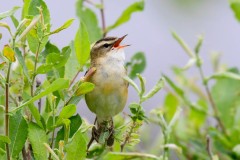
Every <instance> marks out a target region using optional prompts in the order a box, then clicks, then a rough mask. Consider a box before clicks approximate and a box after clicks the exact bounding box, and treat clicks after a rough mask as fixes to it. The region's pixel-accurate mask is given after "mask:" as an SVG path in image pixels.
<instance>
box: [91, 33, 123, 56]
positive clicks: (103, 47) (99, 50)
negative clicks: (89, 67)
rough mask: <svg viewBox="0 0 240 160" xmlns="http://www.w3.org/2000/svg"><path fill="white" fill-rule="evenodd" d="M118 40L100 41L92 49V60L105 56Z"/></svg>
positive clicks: (106, 38)
mask: <svg viewBox="0 0 240 160" xmlns="http://www.w3.org/2000/svg"><path fill="white" fill-rule="evenodd" d="M118 39H119V38H117V37H105V38H102V39H100V40H98V41H97V42H96V43H95V44H94V45H93V47H92V49H91V53H90V54H91V59H94V58H98V57H102V56H105V55H106V54H107V53H108V52H109V51H110V50H111V49H112V47H113V46H114V44H115V43H116V42H117V40H118Z"/></svg>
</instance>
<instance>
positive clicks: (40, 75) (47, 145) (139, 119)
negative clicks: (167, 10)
mask: <svg viewBox="0 0 240 160" xmlns="http://www.w3.org/2000/svg"><path fill="white" fill-rule="evenodd" d="M89 5H91V7H89ZM144 5H145V4H144V1H142V0H140V1H136V2H134V3H133V4H131V5H130V6H129V7H127V8H126V9H125V10H124V11H123V12H122V14H121V15H120V16H119V18H117V19H116V21H115V23H113V24H112V25H110V26H105V22H104V18H105V17H104V16H107V15H104V6H103V0H101V3H95V2H94V1H89V0H85V1H84V0H77V2H76V13H77V16H78V18H79V22H76V21H77V20H75V23H79V28H78V31H77V33H76V36H75V37H73V39H74V40H73V41H71V42H65V43H66V47H63V48H62V49H59V48H58V46H56V45H54V44H52V43H51V41H50V37H51V36H52V35H54V34H59V33H60V32H62V31H63V30H65V29H68V28H69V27H71V24H72V23H73V22H74V19H69V20H67V21H66V22H63V25H62V26H60V27H59V28H57V29H53V28H51V18H50V15H51V12H50V11H49V9H48V6H47V4H46V3H45V2H44V1H43V0H24V3H23V6H22V7H21V10H22V11H21V13H22V15H21V18H19V19H18V18H16V17H15V13H16V12H19V11H20V7H17V6H16V7H13V8H12V9H11V10H8V11H6V12H3V13H0V27H3V28H5V29H7V30H8V32H9V34H10V35H11V39H10V40H9V43H7V42H4V43H6V44H5V45H4V47H3V48H2V51H1V52H0V85H1V88H0V106H1V107H0V125H1V126H2V127H1V128H0V159H8V160H10V159H36V160H43V159H56V160H61V159H67V160H74V159H86V158H88V159H106V160H108V159H109V160H111V159H113V160H116V159H117V160H123V159H156V160H160V159H163V160H167V159H181V160H185V159H194V160H197V159H199V160H200V159H201V160H202V159H211V160H218V159H222V160H230V159H240V137H239V135H240V129H239V125H240V118H239V117H240V108H239V106H240V100H239V91H240V81H239V80H240V75H239V71H238V69H237V68H224V67H222V66H221V64H220V62H219V54H215V55H213V57H212V64H213V68H214V73H213V74H212V75H210V76H206V75H205V74H204V71H203V69H202V65H203V60H202V59H201V53H200V52H201V46H202V44H203V37H202V36H199V38H198V40H197V43H196V46H195V47H194V48H191V47H189V46H188V45H187V43H186V42H184V40H183V39H182V38H181V37H180V36H179V35H177V34H176V33H175V32H172V35H173V38H175V39H176V42H177V43H179V45H180V46H181V47H182V48H183V49H184V51H185V52H186V54H187V55H188V56H189V57H190V58H189V61H188V62H187V64H186V65H185V66H184V67H183V68H180V67H177V66H174V67H173V68H172V70H173V72H174V74H175V79H173V78H172V77H168V75H165V74H163V77H162V78H159V81H158V82H156V84H155V85H154V86H153V88H152V89H151V90H149V91H146V89H145V84H146V80H145V78H144V77H142V76H141V73H142V72H143V71H144V68H145V67H146V59H145V56H144V53H143V52H141V51H138V52H137V53H136V54H135V55H134V56H133V57H132V58H131V59H130V61H129V62H127V63H126V67H127V69H128V73H129V76H128V77H125V80H126V81H128V82H129V83H130V85H131V87H133V88H134V89H135V90H136V92H137V93H138V96H139V100H138V102H132V103H131V104H130V105H129V106H128V107H129V110H130V113H129V115H127V116H121V115H118V116H116V117H115V118H114V122H115V133H114V138H115V144H114V146H113V147H112V148H108V147H106V146H105V145H100V144H97V143H95V144H94V145H93V146H92V147H91V148H90V150H89V152H87V143H88V142H89V140H90V138H91V135H90V132H91V128H92V127H93V125H92V124H89V123H88V122H87V121H86V120H84V119H83V118H82V117H81V116H80V114H79V113H77V104H78V103H79V101H81V100H83V96H84V94H86V93H88V92H91V91H92V90H93V89H94V84H92V83H90V82H83V81H81V80H80V79H79V78H77V77H78V75H79V73H80V72H84V71H85V70H86V69H87V68H88V67H89V52H90V46H91V44H92V43H94V42H95V41H96V40H98V39H100V38H101V37H104V36H106V35H107V33H108V32H109V31H111V30H113V29H116V28H117V27H119V26H120V25H123V24H124V23H126V22H127V21H129V20H130V18H131V16H132V14H134V13H135V12H139V11H143V9H144ZM239 6H240V2H239V1H237V0H235V1H230V7H231V8H232V10H233V11H234V13H235V15H236V18H237V20H239V17H240V7H239ZM92 7H94V8H95V9H94V10H96V9H97V10H100V11H101V15H102V16H101V19H100V20H99V19H98V18H97V16H96V13H95V12H94V10H93V9H92ZM6 18H10V19H11V20H12V23H13V27H10V25H9V24H7V23H5V22H4V20H5V19H6ZM100 22H101V23H100ZM100 24H102V26H101V27H100ZM1 37H2V34H1V33H0V41H1ZM190 67H196V68H197V69H198V71H199V78H198V79H196V78H195V77H190V76H187V73H186V70H187V69H188V68H190ZM133 79H138V80H139V85H137V84H136V83H135V82H134V81H133ZM209 81H211V82H212V83H211V84H212V85H209ZM199 82H201V85H199V84H200V83H199ZM164 84H165V85H164ZM162 88H164V89H165V91H166V94H165V97H164V102H163V104H162V107H160V108H155V109H153V110H152V111H150V112H149V113H147V112H145V110H144V105H143V102H145V101H147V100H149V99H151V97H152V96H154V95H155V94H156V93H157V92H158V91H159V90H161V89H162ZM192 95H194V99H192V98H191V97H192ZM149 123H152V124H156V125H157V126H158V127H159V129H160V131H161V132H160V134H158V135H156V134H153V133H151V132H150V131H149V130H148V128H147V127H148V126H147V124H149ZM153 135H154V136H155V138H154V142H151V137H152V136H153ZM140 137H141V139H140ZM103 138H104V137H103ZM140 141H141V143H140V144H141V145H138V144H139V142H140ZM121 151H122V152H121Z"/></svg>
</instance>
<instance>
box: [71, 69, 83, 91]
mask: <svg viewBox="0 0 240 160" xmlns="http://www.w3.org/2000/svg"><path fill="white" fill-rule="evenodd" d="M80 72H81V69H79V70H78V72H77V73H76V75H75V76H74V77H73V79H72V80H71V82H70V85H69V88H70V87H71V86H72V84H73V82H74V81H75V80H76V78H77V76H78V75H79V73H80Z"/></svg>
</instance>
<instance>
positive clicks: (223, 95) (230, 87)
mask: <svg viewBox="0 0 240 160" xmlns="http://www.w3.org/2000/svg"><path fill="white" fill-rule="evenodd" d="M235 74H237V73H235ZM239 91H240V81H239V80H235V79H232V78H227V77H226V78H219V79H217V80H216V83H215V84H214V86H213V88H212V96H213V99H214V102H215V104H216V106H217V108H218V110H219V116H220V118H221V120H222V122H223V123H224V125H225V126H227V127H230V128H233V127H234V126H233V124H239V122H238V123H234V119H235V114H236V113H237V107H239V105H240V99H239V94H240V92H239Z"/></svg>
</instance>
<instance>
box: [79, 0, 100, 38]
mask: <svg viewBox="0 0 240 160" xmlns="http://www.w3.org/2000/svg"><path fill="white" fill-rule="evenodd" d="M76 10H77V16H78V17H79V19H80V21H81V22H83V23H84V24H85V25H86V29H87V31H88V35H89V41H90V43H93V42H95V41H97V40H99V39H100V38H101V37H102V33H101V29H100V27H99V25H98V19H97V16H96V14H95V13H94V12H93V11H92V10H91V9H89V8H86V7H85V6H84V5H83V0H77V3H76Z"/></svg>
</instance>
